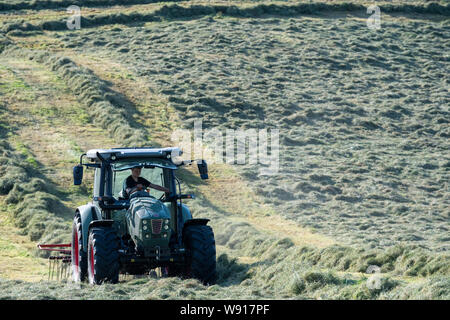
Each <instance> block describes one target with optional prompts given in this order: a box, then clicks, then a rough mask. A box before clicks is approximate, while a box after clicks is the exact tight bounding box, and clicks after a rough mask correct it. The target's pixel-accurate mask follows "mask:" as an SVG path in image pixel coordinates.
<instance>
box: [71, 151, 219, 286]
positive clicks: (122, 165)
mask: <svg viewBox="0 0 450 320" xmlns="http://www.w3.org/2000/svg"><path fill="white" fill-rule="evenodd" d="M180 155H181V151H180V150H179V149H178V148H113V149H108V150H101V149H96V150H89V151H88V152H87V153H86V154H83V155H82V156H81V157H80V164H78V165H77V166H75V167H74V171H73V174H74V184H75V185H80V184H81V182H82V178H83V166H85V167H90V168H94V169H95V174H94V190H93V193H94V194H93V198H92V201H91V202H89V203H88V204H86V205H83V206H80V207H78V208H77V209H76V212H75V216H74V219H73V228H72V242H71V259H70V260H71V265H72V276H73V279H74V281H77V282H78V281H84V280H86V279H87V280H88V281H89V283H91V284H101V283H103V282H111V283H117V282H118V280H119V274H121V273H122V274H132V275H139V274H148V273H149V272H150V271H151V270H152V269H157V270H159V271H160V272H161V274H162V275H165V276H179V277H183V278H196V279H198V280H200V281H201V282H202V283H204V284H213V283H214V282H215V280H216V246H215V240H214V233H213V230H212V228H211V227H210V226H208V225H207V223H208V221H209V220H208V219H194V218H193V217H192V214H191V212H190V210H189V209H188V207H187V206H186V205H185V204H183V203H182V199H191V198H193V197H194V196H193V195H189V194H182V193H181V187H180V182H179V180H178V179H177V177H176V175H175V170H177V168H178V167H180V166H182V165H190V164H192V163H193V162H194V161H195V162H196V163H197V166H198V169H199V172H200V176H201V178H202V179H208V169H207V165H206V162H205V161H204V160H188V161H180V162H179V163H178V161H175V160H174V159H176V157H177V156H180ZM83 157H85V158H86V159H87V161H86V160H85V163H83ZM134 168H139V169H140V170H139V172H140V173H142V174H141V175H140V178H139V179H141V178H144V179H145V180H146V181H149V182H150V186H151V187H154V186H157V188H156V189H155V188H142V185H139V186H140V187H138V188H133V189H131V190H127V189H126V188H125V187H126V183H125V182H126V181H127V178H128V179H129V178H130V169H131V170H133V169H134ZM124 181H125V182H124ZM125 193H126V194H125Z"/></svg>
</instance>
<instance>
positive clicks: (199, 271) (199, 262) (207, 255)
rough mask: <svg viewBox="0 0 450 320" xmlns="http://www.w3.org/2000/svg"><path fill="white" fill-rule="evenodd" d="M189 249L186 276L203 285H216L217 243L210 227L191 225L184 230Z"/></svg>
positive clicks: (185, 241) (186, 244)
mask: <svg viewBox="0 0 450 320" xmlns="http://www.w3.org/2000/svg"><path fill="white" fill-rule="evenodd" d="M184 243H185V246H186V249H187V261H186V271H185V275H186V276H187V277H190V278H196V279H198V280H200V281H201V282H203V284H214V283H215V282H216V279H217V271H216V242H215V240H214V233H213V230H212V229H211V227H210V226H204V225H191V226H187V227H186V229H185V230H184Z"/></svg>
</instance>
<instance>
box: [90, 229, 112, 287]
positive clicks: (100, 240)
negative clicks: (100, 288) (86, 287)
mask: <svg viewBox="0 0 450 320" xmlns="http://www.w3.org/2000/svg"><path fill="white" fill-rule="evenodd" d="M118 250H119V238H118V237H117V234H116V232H115V230H114V229H113V228H112V227H106V226H99V227H92V228H91V229H90V230H89V244H88V254H87V255H88V259H87V260H88V267H87V269H88V278H89V283H90V284H101V283H103V282H111V283H117V282H118V281H119V251H118Z"/></svg>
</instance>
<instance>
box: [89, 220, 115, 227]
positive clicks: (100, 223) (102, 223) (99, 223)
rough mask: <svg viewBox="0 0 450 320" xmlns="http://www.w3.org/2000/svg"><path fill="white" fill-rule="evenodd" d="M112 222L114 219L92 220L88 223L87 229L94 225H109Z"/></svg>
mask: <svg viewBox="0 0 450 320" xmlns="http://www.w3.org/2000/svg"><path fill="white" fill-rule="evenodd" d="M113 224H114V220H106V219H105V220H94V221H91V223H89V229H91V228H94V227H111V226H112V225H113Z"/></svg>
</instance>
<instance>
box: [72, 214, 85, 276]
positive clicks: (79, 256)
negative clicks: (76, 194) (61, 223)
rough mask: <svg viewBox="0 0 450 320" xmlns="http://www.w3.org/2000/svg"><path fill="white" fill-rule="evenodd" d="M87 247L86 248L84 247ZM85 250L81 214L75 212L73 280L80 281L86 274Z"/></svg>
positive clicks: (73, 227) (73, 226)
mask: <svg viewBox="0 0 450 320" xmlns="http://www.w3.org/2000/svg"><path fill="white" fill-rule="evenodd" d="M85 249H87V248H85ZM86 252H87V250H83V233H82V230H81V216H80V214H79V213H77V214H75V217H74V218H73V224H72V248H71V254H72V255H71V259H72V278H73V281H75V282H81V281H84V280H85V279H86V276H87V253H86Z"/></svg>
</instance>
